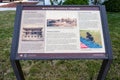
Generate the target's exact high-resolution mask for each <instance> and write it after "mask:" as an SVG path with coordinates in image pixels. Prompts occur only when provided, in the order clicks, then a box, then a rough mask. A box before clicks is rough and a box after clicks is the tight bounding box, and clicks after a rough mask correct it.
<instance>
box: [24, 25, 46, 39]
mask: <svg viewBox="0 0 120 80" xmlns="http://www.w3.org/2000/svg"><path fill="white" fill-rule="evenodd" d="M43 37H44V36H43V28H42V27H41V28H40V27H39V28H23V31H22V40H23V41H29V40H32V41H36V40H41V41H42V40H44V38H43Z"/></svg>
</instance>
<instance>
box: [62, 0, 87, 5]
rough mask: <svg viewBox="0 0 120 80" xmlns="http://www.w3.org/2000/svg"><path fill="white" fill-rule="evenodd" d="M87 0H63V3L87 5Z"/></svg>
mask: <svg viewBox="0 0 120 80" xmlns="http://www.w3.org/2000/svg"><path fill="white" fill-rule="evenodd" d="M87 4H88V0H65V2H64V3H63V5H87Z"/></svg>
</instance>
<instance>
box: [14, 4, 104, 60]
mask: <svg viewBox="0 0 120 80" xmlns="http://www.w3.org/2000/svg"><path fill="white" fill-rule="evenodd" d="M21 7H22V9H21V17H20V25H19V27H20V30H19V39H18V40H19V41H18V49H17V54H16V56H17V59H75V58H76V59H79V58H105V57H106V48H105V41H104V40H105V39H104V35H103V34H104V32H103V31H104V30H103V23H102V15H101V7H100V6H21ZM18 9H19V7H18Z"/></svg>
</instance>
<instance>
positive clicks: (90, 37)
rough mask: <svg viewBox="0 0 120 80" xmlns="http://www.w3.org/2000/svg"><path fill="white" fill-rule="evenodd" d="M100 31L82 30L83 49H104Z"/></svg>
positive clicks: (81, 43) (81, 44) (81, 41)
mask: <svg viewBox="0 0 120 80" xmlns="http://www.w3.org/2000/svg"><path fill="white" fill-rule="evenodd" d="M101 40H102V39H101V34H100V31H99V30H80V47H81V48H102V43H101Z"/></svg>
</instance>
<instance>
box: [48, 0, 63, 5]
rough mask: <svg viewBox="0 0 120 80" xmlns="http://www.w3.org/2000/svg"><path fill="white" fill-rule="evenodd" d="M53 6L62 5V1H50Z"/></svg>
mask: <svg viewBox="0 0 120 80" xmlns="http://www.w3.org/2000/svg"><path fill="white" fill-rule="evenodd" d="M50 3H51V5H62V3H63V2H62V0H61V1H60V2H59V1H58V0H50Z"/></svg>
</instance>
